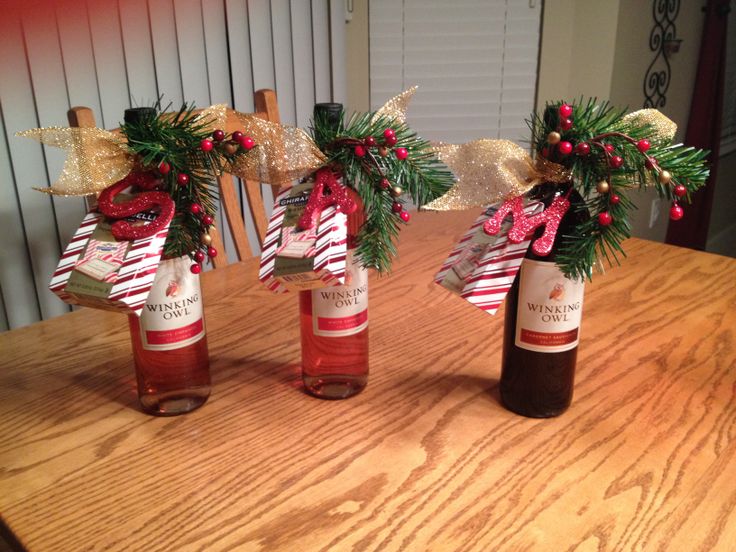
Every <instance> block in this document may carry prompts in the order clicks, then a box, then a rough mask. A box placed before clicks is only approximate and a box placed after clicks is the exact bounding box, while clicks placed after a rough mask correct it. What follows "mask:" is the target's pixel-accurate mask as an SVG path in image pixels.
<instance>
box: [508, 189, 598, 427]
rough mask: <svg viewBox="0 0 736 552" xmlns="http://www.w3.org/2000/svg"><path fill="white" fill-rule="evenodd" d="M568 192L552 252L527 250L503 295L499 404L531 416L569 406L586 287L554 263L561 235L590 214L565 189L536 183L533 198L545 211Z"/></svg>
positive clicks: (576, 196) (555, 412)
mask: <svg viewBox="0 0 736 552" xmlns="http://www.w3.org/2000/svg"><path fill="white" fill-rule="evenodd" d="M568 192H569V193H570V195H569V196H568V199H569V200H570V208H569V209H568V211H567V212H566V213H565V216H564V217H563V218H562V220H561V222H560V226H559V229H558V231H557V235H556V238H555V242H554V245H553V247H552V252H551V253H550V254H549V255H548V256H546V257H540V256H538V255H535V254H534V252H533V251H532V248H531V247H530V248H529V250H528V251H527V254H526V256H525V258H524V261H523V262H522V264H521V270H520V271H519V277H518V278H516V280H515V281H514V284H513V286H512V287H511V290H510V291H509V293H508V295H507V297H506V312H505V319H504V340H503V357H502V367H501V382H500V391H501V400H502V402H503V404H504V406H506V408H508V409H509V410H511V411H513V412H516V413H517V414H521V415H523V416H529V417H532V418H549V417H553V416H558V415H560V414H562V413H563V412H564V411H565V410H567V408H568V407H569V406H570V403H571V402H572V395H573V384H574V380H575V363H576V360H577V353H578V342H579V339H580V321H581V317H582V312H583V292H584V286H585V284H584V282H583V281H580V280H571V279H569V278H565V276H564V275H563V274H562V272H560V270H559V268H557V266H556V265H555V262H554V261H555V253H556V251H557V250H558V249H559V247H560V243H561V242H562V240H563V239H564V236H565V234H569V233H570V229H571V228H572V227H573V226H575V225H577V224H579V223H581V222H583V221H585V220H586V219H587V218H588V216H589V215H588V213H587V210H585V208H584V207H583V205H584V200H583V199H582V197H580V195H579V194H578V193H577V192H576V191H575V190H574V189H573V190H570V186H569V185H568V186H554V185H541V186H539V187H538V189H537V193H536V194H535V196H536V197H535V198H536V199H539V200H541V201H543V202H544V204H545V207H546V206H549V204H550V203H551V202H552V200H553V199H554V197H555V196H556V195H558V194H567V193H568ZM542 230H543V229H542V228H540V229H538V230H537V234H536V235H535V238H537V237H539V236H540V235H541V233H542Z"/></svg>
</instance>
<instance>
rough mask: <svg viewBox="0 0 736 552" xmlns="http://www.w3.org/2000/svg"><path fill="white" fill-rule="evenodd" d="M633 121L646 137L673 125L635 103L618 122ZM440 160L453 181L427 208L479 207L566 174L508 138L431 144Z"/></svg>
mask: <svg viewBox="0 0 736 552" xmlns="http://www.w3.org/2000/svg"><path fill="white" fill-rule="evenodd" d="M631 124H634V125H636V126H648V127H649V128H650V129H651V135H650V138H649V139H650V141H652V142H653V143H669V142H670V141H672V139H673V138H674V136H675V132H676V131H677V125H675V123H674V122H672V121H671V120H670V119H668V118H667V117H665V116H664V115H663V114H662V113H660V112H659V111H658V110H656V109H641V110H639V111H634V112H632V113H629V114H628V115H626V116H625V117H624V118H623V119H622V121H621V125H622V126H627V125H631ZM434 149H435V151H436V152H437V156H438V157H439V159H440V161H442V162H443V163H445V165H447V166H448V167H449V168H450V170H451V171H452V172H453V173H454V174H455V178H456V179H457V182H456V183H455V185H454V186H453V187H452V188H451V189H450V191H449V192H447V193H446V194H445V195H444V196H442V197H440V198H438V199H435V200H434V201H432V202H431V203H428V204H427V205H425V206H424V209H426V210H430V211H453V210H461V209H469V208H471V207H482V206H486V205H491V204H493V203H497V202H499V201H502V200H504V199H511V198H513V197H517V196H520V195H523V194H525V193H526V192H528V191H529V190H531V189H532V188H533V187H534V186H536V185H537V184H540V183H542V182H553V183H558V184H561V183H563V182H568V181H569V180H570V179H571V178H572V173H571V172H570V171H568V170H566V169H565V168H564V167H563V166H562V165H560V164H558V163H553V162H551V161H547V160H546V159H543V158H542V157H537V159H536V161H533V160H532V158H531V156H530V155H529V153H528V151H527V150H526V149H524V148H522V147H521V146H519V145H517V144H515V143H514V142H511V141H509V140H491V139H481V140H475V141H473V142H468V143H466V144H460V145H458V144H442V143H438V144H435V147H434Z"/></svg>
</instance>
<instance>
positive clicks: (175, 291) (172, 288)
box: [166, 280, 180, 297]
mask: <svg viewBox="0 0 736 552" xmlns="http://www.w3.org/2000/svg"><path fill="white" fill-rule="evenodd" d="M179 290H180V286H179V282H177V281H176V280H171V281H170V282H169V285H168V286H166V297H176V296H177V295H179Z"/></svg>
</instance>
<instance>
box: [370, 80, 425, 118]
mask: <svg viewBox="0 0 736 552" xmlns="http://www.w3.org/2000/svg"><path fill="white" fill-rule="evenodd" d="M417 88H419V87H418V86H412V87H411V88H409V89H408V90H405V91H404V92H402V93H401V94H399V95H398V96H394V97H393V98H391V99H390V100H389V101H387V102H386V103H385V104H383V106H382V107H381V108H380V109H379V110H378V111H376V113H375V114H374V115H373V118H372V119H371V122H376V121H377V120H378V119H380V118H381V117H383V118H385V119H389V120H392V121H396V122H397V123H405V122H406V110H407V109H408V108H409V102H410V101H411V99H412V97H413V96H414V93H415V92H416V91H417Z"/></svg>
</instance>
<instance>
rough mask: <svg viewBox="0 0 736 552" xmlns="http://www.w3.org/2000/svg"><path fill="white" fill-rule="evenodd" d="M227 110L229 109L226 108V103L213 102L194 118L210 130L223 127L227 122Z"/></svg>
mask: <svg viewBox="0 0 736 552" xmlns="http://www.w3.org/2000/svg"><path fill="white" fill-rule="evenodd" d="M228 111H231V110H230V109H228V107H227V104H214V105H211V106H209V107H207V108H205V109H203V110H202V111H200V112H199V115H197V118H196V120H197V121H199V122H201V123H202V124H203V125H204V126H205V128H207V129H209V130H210V131H213V130H217V129H224V128H225V126H226V124H227V114H228Z"/></svg>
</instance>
